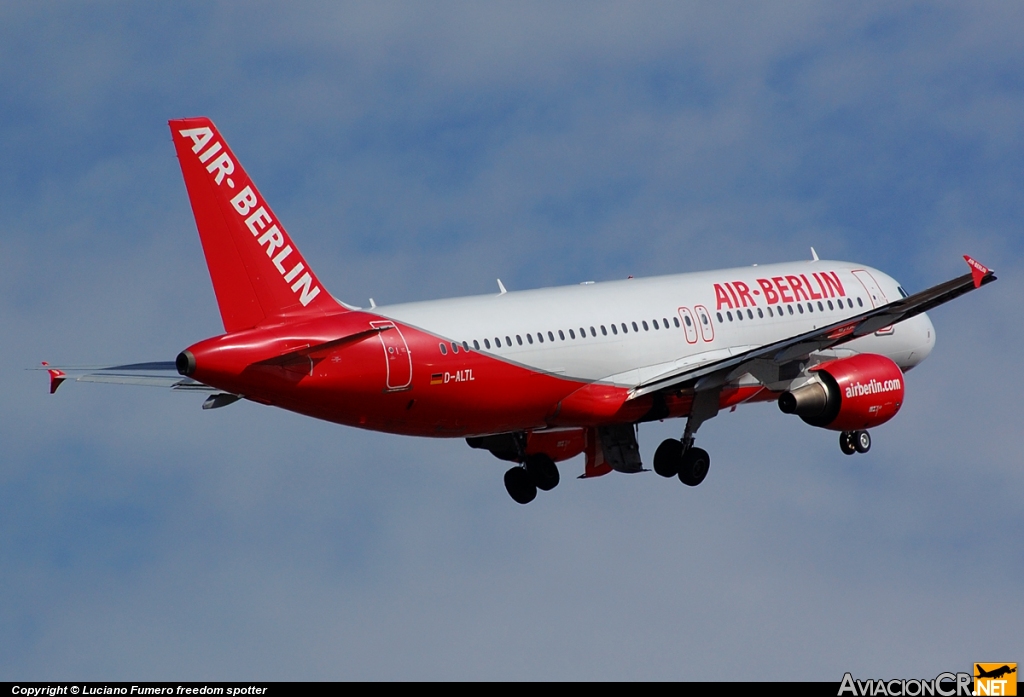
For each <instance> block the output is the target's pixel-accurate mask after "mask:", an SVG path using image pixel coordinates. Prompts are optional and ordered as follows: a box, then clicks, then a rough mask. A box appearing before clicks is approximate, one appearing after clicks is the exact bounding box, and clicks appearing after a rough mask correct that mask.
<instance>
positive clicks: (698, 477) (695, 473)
mask: <svg viewBox="0 0 1024 697" xmlns="http://www.w3.org/2000/svg"><path fill="white" fill-rule="evenodd" d="M710 467H711V457H710V456H709V455H708V453H707V451H706V450H703V449H701V448H690V449H689V450H687V451H686V452H685V453H683V458H682V460H681V461H680V463H679V481H681V482H682V483H683V484H685V485H686V486H697V485H698V484H700V483H701V482H703V481H704V477H706V476H708V469H710Z"/></svg>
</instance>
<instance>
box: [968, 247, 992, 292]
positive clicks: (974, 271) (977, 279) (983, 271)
mask: <svg viewBox="0 0 1024 697" xmlns="http://www.w3.org/2000/svg"><path fill="white" fill-rule="evenodd" d="M964 260H965V261H966V262H967V265H968V266H970V267H971V276H972V277H973V278H974V287H975V288H981V282H982V279H984V278H985V276H987V275H989V274H990V273H992V270H991V269H988V268H986V267H984V266H982V265H981V264H979V263H978V262H977V261H975V260H974V259H972V258H971V257H969V256H967V255H966V254H964Z"/></svg>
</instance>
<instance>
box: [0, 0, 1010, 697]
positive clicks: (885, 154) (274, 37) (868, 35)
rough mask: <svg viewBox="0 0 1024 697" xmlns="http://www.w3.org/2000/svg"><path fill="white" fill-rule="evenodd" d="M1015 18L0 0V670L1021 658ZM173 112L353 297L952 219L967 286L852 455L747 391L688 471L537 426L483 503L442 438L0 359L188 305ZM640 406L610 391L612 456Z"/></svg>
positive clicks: (765, 250) (104, 345) (557, 668)
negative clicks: (518, 500)
mask: <svg viewBox="0 0 1024 697" xmlns="http://www.w3.org/2000/svg"><path fill="white" fill-rule="evenodd" d="M1022 28H1024V7H1022V6H1020V5H1017V4H1012V3H988V4H986V3H971V4H966V5H964V4H954V3H949V4H943V3H907V4H902V5H897V6H892V5H891V4H888V3H863V4H860V5H857V6H842V7H839V6H836V7H833V6H829V5H821V4H814V3H797V2H788V3H781V4H764V5H758V6H751V5H749V4H745V3H736V4H730V3H714V4H705V5H682V4H678V3H665V4H657V3H651V4H636V3H629V4H611V3H586V4H569V3H564V4H551V3H537V4H530V3H508V4H502V3H489V4H473V3H465V4H460V3H434V4H426V3H410V4H400V3H396V4H390V3H369V4H362V5H359V4H339V3H323V4H321V3H307V4H303V5H300V6H298V7H296V8H294V9H283V8H281V7H279V6H277V5H273V4H256V3H242V4H210V3H192V4H188V3H181V4H176V5H173V6H169V7H155V6H151V5H148V4H92V5H87V4H77V3H71V4H47V5H44V6H40V7H36V6H33V5H18V4H7V5H4V6H2V7H0V210H2V212H3V216H2V223H0V225H2V234H0V252H2V253H0V279H2V280H0V284H2V285H0V289H2V290H0V336H2V340H0V346H2V347H3V352H4V359H5V360H3V361H2V363H0V364H2V366H3V367H2V368H0V371H2V375H3V384H4V385H6V388H5V396H6V398H5V399H3V400H2V403H0V410H2V411H0V443H3V446H4V448H3V456H2V459H0V463H2V464H0V588H3V589H4V590H3V593H0V626H3V627H4V628H5V631H4V632H2V633H0V676H3V677H5V678H6V679H22V680H23V679H40V680H41V679H61V678H71V677H76V678H88V679H146V678H151V679H162V678H167V679H171V678H174V679H215V678H223V679H246V678H253V679H290V678H311V679H356V678H374V679H402V678H483V679H488V678H491V679H495V678H510V679H520V678H523V679H526V678H530V679H534V678H536V679H559V678H575V679H581V678H582V679H605V678H611V679H614V678H619V679H715V678H718V677H720V676H721V675H722V674H723V672H725V671H728V673H729V674H730V675H738V676H740V677H743V678H746V679H759V678H787V679H820V680H838V679H840V678H841V677H842V673H843V672H844V671H847V670H851V671H854V673H855V675H857V676H858V677H896V676H900V677H931V676H934V675H935V674H936V673H938V672H939V671H942V670H966V669H967V668H968V667H969V665H970V663H971V662H973V661H987V660H993V661H1002V660H1009V661H1013V660H1018V661H1019V660H1021V659H1022V657H1024V651H1022V649H1024V642H1022V641H1021V639H1020V637H1019V631H1017V630H1014V629H1013V627H1015V626H1019V624H1020V621H1021V620H1022V619H1024V618H1022V600H1021V599H1022V598H1024V587H1022V584H1021V581H1020V579H1021V578H1024V573H1022V572H1024V548H1022V542H1021V541H1022V540H1024V516H1022V514H1021V512H1020V510H1021V506H1020V499H1021V496H1020V495H1021V491H1022V485H1024V474H1022V468H1021V460H1020V455H1019V451H1020V447H1019V438H1018V434H1019V433H1020V432H1021V431H1022V427H1024V419H1022V412H1021V409H1020V406H1019V403H1018V402H1017V400H1016V395H1015V390H1014V387H1013V380H1014V379H1015V377H1016V376H1017V374H1018V372H1019V367H1018V363H1019V361H1018V358H1017V356H1018V353H1019V351H1018V347H1019V346H1021V345H1022V344H1024V335H1022V334H1024V332H1022V329H1021V327H1022V323H1021V320H1022V311H1021V306H1020V302H1019V300H1020V298H1021V297H1022V296H1024V292H1022V291H1024V288H1022V284H1021V281H1020V277H1021V274H1020V272H1021V268H1022V252H1024V235H1022V233H1021V227H1020V226H1021V221H1022V219H1024V215H1022V214H1024V191H1022V189H1021V186H1020V183H1021V181H1022V180H1024V177H1022V175H1024V170H1022V165H1024V143H1022V134H1024V129H1022V125H1021V124H1022V123H1024V31H1022ZM193 115H206V116H210V117H211V118H213V119H214V120H215V121H216V123H217V124H218V126H219V127H220V129H221V130H222V132H223V133H224V134H225V136H226V138H227V139H228V140H229V142H230V143H231V146H232V148H233V150H234V151H235V153H236V154H237V155H238V157H239V158H240V159H241V160H242V162H243V163H244V164H245V166H246V168H247V170H248V171H249V173H250V174H251V175H252V176H253V178H254V179H255V180H256V182H257V183H258V184H259V186H260V189H261V191H262V193H263V194H264V195H265V196H266V198H267V199H268V200H269V201H270V203H271V204H272V205H273V206H274V209H275V212H276V213H277V216H278V217H279V218H280V219H281V220H282V221H283V222H284V223H285V224H286V225H287V227H288V230H289V232H290V233H291V235H292V237H293V238H294V239H295V240H296V241H297V242H298V244H300V245H301V246H302V249H303V253H304V255H305V256H306V258H307V259H310V260H311V261H312V263H313V264H314V265H315V268H316V270H317V273H318V275H319V276H320V278H321V280H323V281H324V283H325V284H327V286H328V287H329V288H330V290H331V291H332V292H333V293H334V294H335V295H337V296H338V297H340V298H342V299H344V300H346V301H348V302H352V303H356V304H365V303H366V302H368V301H367V298H369V297H371V296H372V297H374V298H375V299H376V300H377V302H378V303H385V302H399V301H408V300H417V299H426V298H439V297H446V296H456V295H463V294H475V293H485V292H492V291H493V290H494V289H495V287H496V286H495V281H494V279H495V278H498V277H500V278H502V279H503V281H504V282H505V284H506V285H507V286H508V287H509V288H510V289H520V288H532V287H540V286H547V285H557V284H565V283H577V282H579V281H583V280H598V281H600V280H605V279H616V278H622V277H624V276H626V275H634V276H644V275H653V274H661V273H674V272H681V271H691V270H699V269H707V268H716V267H726V266H741V265H748V264H752V263H768V262H774V261H783V260H790V259H801V258H807V257H808V256H809V249H808V248H809V247H810V246H811V245H813V246H815V248H816V249H817V250H818V253H819V254H820V255H821V256H822V257H823V258H838V259H848V260H856V261H860V262H863V263H865V264H869V265H872V266H876V267H878V268H881V269H882V270H884V271H886V272H888V273H890V274H892V275H894V276H896V277H897V278H899V279H900V280H901V282H902V283H903V285H904V286H905V287H906V288H907V289H908V290H910V291H913V290H918V289H921V288H924V287H926V286H927V285H930V284H932V283H936V282H939V281H942V280H945V279H947V278H951V277H952V276H954V275H958V274H960V273H963V272H964V271H965V267H964V265H963V262H962V260H961V259H960V255H961V254H963V253H970V254H972V255H974V256H976V257H977V258H979V259H980V260H982V261H983V262H985V263H987V264H989V265H990V266H992V267H993V268H995V269H996V271H997V273H998V275H999V277H1000V281H999V282H998V283H997V284H996V285H994V286H989V287H987V288H985V289H983V290H982V291H981V292H979V293H977V294H972V295H970V296H967V297H965V298H962V299H960V300H958V301H956V302H955V303H953V304H951V305H948V306H945V307H943V308H940V309H938V310H936V311H935V312H933V313H931V314H932V319H933V321H934V323H935V326H936V330H937V335H938V344H937V347H936V349H935V351H934V352H933V354H932V356H931V357H930V358H929V360H928V361H927V362H925V363H924V364H922V365H921V366H920V367H919V368H917V369H915V370H914V371H913V372H912V373H911V374H910V375H909V376H908V379H907V387H908V397H907V403H906V405H905V407H904V409H903V410H902V411H901V413H900V415H899V417H897V418H896V419H895V420H894V421H893V422H891V423H890V424H887V425H885V426H883V427H881V428H879V429H877V431H876V432H875V434H874V447H873V449H872V452H871V453H870V455H868V456H858V457H857V458H846V457H844V456H842V455H841V454H840V453H839V449H838V447H837V443H836V438H835V435H834V434H833V433H831V432H827V431H822V430H818V429H813V428H810V427H808V426H805V425H804V424H802V423H801V422H799V421H797V420H794V419H791V418H788V417H786V416H784V415H782V414H781V413H779V412H778V410H777V409H776V408H774V407H773V406H771V405H765V406H752V407H748V408H746V409H740V410H738V411H737V412H735V413H732V414H725V415H722V416H721V417H720V418H717V419H715V420H713V421H711V422H709V423H708V424H707V425H705V426H704V427H703V428H702V430H701V434H700V435H701V445H702V446H703V447H705V448H707V449H708V450H709V451H710V452H711V455H712V470H711V474H710V475H709V477H708V479H707V480H706V481H705V483H704V484H702V485H701V486H700V487H699V488H697V489H693V490H689V489H685V488H684V487H681V486H679V485H678V484H675V483H673V482H667V481H665V480H662V479H660V478H658V477H656V476H655V475H653V474H646V475H634V476H626V475H610V476H608V477H604V478H602V479H599V480H595V481H577V480H575V479H574V478H573V476H572V475H573V474H575V473H576V471H577V470H580V471H582V463H581V462H579V461H573V462H570V463H567V464H566V465H563V467H562V472H563V484H562V485H561V486H559V488H558V489H557V490H556V491H555V492H553V493H552V494H549V495H546V496H542V497H540V498H538V500H537V501H536V502H534V503H533V504H531V505H530V506H527V507H520V506H518V505H516V504H514V503H513V502H511V500H510V499H509V498H508V496H507V495H506V493H505V491H504V489H503V487H502V484H501V475H502V474H503V472H504V469H505V467H504V466H503V465H502V463H500V462H499V461H497V460H495V459H492V458H490V457H489V456H488V455H486V454H485V453H481V452H479V451H471V450H470V449H469V448H467V447H466V445H465V443H463V442H462V441H459V440H456V441H433V440H415V439H407V438H400V437H395V436H385V435H379V434H374V433H365V432H361V431H357V430H353V429H345V428H342V427H338V426H333V425H330V424H324V423H319V422H315V421H312V420H309V419H304V418H301V417H298V416H296V415H293V414H289V413H285V412H280V411H273V410H270V409H267V408H264V407H261V406H258V405H255V404H249V403H239V404H236V405H233V406H231V407H230V408H227V409H223V410H217V411H215V412H202V411H201V410H200V409H199V404H200V402H201V398H197V397H195V396H194V395H193V396H189V395H180V394H166V393H164V392H162V391H160V390H147V389H143V388H127V387H122V388H117V387H111V386H104V385H92V386H90V385H74V384H72V385H66V386H65V387H63V388H62V389H61V391H60V393H59V394H58V395H56V396H54V397H51V396H49V395H48V394H46V384H45V383H46V379H45V376H44V375H40V374H39V373H35V372H32V371H26V370H24V368H26V367H30V366H33V365H37V364H38V361H40V360H44V359H45V360H50V361H52V362H64V363H81V364H94V363H105V362H108V361H109V362H111V363H116V362H122V361H134V360H168V359H171V358H173V356H174V355H176V354H177V352H178V351H180V350H181V349H182V348H184V347H186V346H187V345H189V344H191V343H193V342H195V341H197V340H199V339H202V338H205V337H207V336H210V335H213V334H216V333H218V332H219V331H220V330H221V326H220V322H219V316H218V314H217V310H216V305H215V302H214V297H213V293H212V289H211V287H210V283H209V277H208V276H207V274H206V269H205V266H204V264H203V259H202V251H201V248H200V246H199V242H198V237H197V235H196V232H195V227H194V223H193V220H192V217H191V212H190V209H189V207H188V201H187V198H186V196H185V191H184V186H183V185H182V181H181V175H180V171H179V169H178V167H177V162H176V160H175V157H174V151H173V147H172V144H171V142H170V138H169V134H168V132H167V125H166V121H167V119H169V118H174V117H182V116H193ZM681 428H682V423H680V422H670V423H664V424H650V425H644V426H643V427H641V431H640V433H641V448H642V452H643V454H644V456H645V457H646V458H647V459H648V460H649V459H650V457H651V456H652V455H653V451H654V448H655V447H656V446H657V444H658V443H659V442H660V441H661V440H662V439H663V438H665V437H668V436H671V435H678V432H679V430H680V429H681ZM990 608H998V610H990ZM990 612H992V613H994V614H991V615H990V614H989V613H990ZM990 618H997V619H998V621H989V620H990Z"/></svg>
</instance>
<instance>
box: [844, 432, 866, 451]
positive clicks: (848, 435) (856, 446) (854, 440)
mask: <svg viewBox="0 0 1024 697" xmlns="http://www.w3.org/2000/svg"><path fill="white" fill-rule="evenodd" d="M839 449H840V450H842V451H843V452H844V453H845V454H847V455H853V454H854V453H866V452H867V451H869V450H871V434H870V433H868V432H867V431H843V432H842V433H840V434H839Z"/></svg>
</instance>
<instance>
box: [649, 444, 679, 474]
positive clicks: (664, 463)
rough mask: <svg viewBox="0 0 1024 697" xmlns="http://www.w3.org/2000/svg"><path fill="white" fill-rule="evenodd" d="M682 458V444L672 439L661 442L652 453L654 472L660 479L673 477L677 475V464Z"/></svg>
mask: <svg viewBox="0 0 1024 697" xmlns="http://www.w3.org/2000/svg"><path fill="white" fill-rule="evenodd" d="M682 457H683V443H682V441H678V440H676V439H674V438H669V439H668V440H663V441H661V445H659V446H658V449H657V450H655V451H654V471H655V472H657V473H658V474H660V475H661V476H662V477H675V476H676V475H677V474H679V463H680V461H681V458H682Z"/></svg>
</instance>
